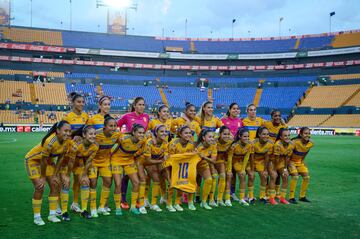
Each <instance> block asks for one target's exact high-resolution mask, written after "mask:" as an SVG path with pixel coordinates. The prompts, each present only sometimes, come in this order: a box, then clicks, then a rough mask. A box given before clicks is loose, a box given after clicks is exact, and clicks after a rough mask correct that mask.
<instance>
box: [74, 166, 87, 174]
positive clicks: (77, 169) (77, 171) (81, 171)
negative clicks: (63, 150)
mask: <svg viewBox="0 0 360 239" xmlns="http://www.w3.org/2000/svg"><path fill="white" fill-rule="evenodd" d="M84 169H85V167H75V168H73V173H74V174H75V175H80V174H82V173H83V172H84Z"/></svg>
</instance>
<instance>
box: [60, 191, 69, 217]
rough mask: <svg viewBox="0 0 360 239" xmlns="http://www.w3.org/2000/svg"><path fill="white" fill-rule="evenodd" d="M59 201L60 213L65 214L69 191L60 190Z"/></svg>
mask: <svg viewBox="0 0 360 239" xmlns="http://www.w3.org/2000/svg"><path fill="white" fill-rule="evenodd" d="M60 200H61V212H62V213H65V212H67V209H68V204H69V189H66V188H63V189H61V193H60Z"/></svg>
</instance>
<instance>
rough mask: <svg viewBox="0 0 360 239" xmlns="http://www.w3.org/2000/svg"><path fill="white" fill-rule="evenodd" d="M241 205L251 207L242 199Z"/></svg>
mask: <svg viewBox="0 0 360 239" xmlns="http://www.w3.org/2000/svg"><path fill="white" fill-rule="evenodd" d="M239 203H240V205H243V206H249V203H248V202H247V201H245V200H244V199H241V200H240V201H239Z"/></svg>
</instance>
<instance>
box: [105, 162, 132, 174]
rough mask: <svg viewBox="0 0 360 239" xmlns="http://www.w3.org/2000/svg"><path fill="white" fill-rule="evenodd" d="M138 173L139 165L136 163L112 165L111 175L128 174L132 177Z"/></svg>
mask: <svg viewBox="0 0 360 239" xmlns="http://www.w3.org/2000/svg"><path fill="white" fill-rule="evenodd" d="M137 172H138V168H137V165H136V164H135V163H133V164H129V165H119V164H112V165H111V173H112V174H126V175H131V174H134V173H137Z"/></svg>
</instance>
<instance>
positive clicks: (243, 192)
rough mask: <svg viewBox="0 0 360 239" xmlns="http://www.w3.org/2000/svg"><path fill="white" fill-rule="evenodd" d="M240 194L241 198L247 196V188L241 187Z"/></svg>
mask: <svg viewBox="0 0 360 239" xmlns="http://www.w3.org/2000/svg"><path fill="white" fill-rule="evenodd" d="M239 196H240V197H239V199H240V200H241V199H244V198H245V189H243V188H240V195H239Z"/></svg>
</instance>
